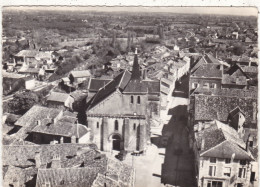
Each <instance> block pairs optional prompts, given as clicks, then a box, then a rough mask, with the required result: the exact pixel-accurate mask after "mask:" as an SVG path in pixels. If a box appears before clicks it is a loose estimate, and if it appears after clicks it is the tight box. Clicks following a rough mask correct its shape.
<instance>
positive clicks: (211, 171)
mask: <svg viewBox="0 0 260 187" xmlns="http://www.w3.org/2000/svg"><path fill="white" fill-rule="evenodd" d="M215 175H216V166H209V176H215Z"/></svg>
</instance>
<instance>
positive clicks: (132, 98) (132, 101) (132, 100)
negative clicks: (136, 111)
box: [131, 95, 134, 104]
mask: <svg viewBox="0 0 260 187" xmlns="http://www.w3.org/2000/svg"><path fill="white" fill-rule="evenodd" d="M133 103H134V96H132V95H131V104H133Z"/></svg>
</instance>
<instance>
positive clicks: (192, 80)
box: [189, 77, 221, 91]
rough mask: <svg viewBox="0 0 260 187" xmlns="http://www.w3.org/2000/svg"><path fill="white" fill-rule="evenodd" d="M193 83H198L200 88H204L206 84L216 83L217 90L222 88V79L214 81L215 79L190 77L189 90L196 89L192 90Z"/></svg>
mask: <svg viewBox="0 0 260 187" xmlns="http://www.w3.org/2000/svg"><path fill="white" fill-rule="evenodd" d="M192 83H198V84H199V85H198V87H203V84H204V83H209V84H212V83H215V84H216V88H217V89H218V88H221V79H216V78H215V79H214V78H197V77H190V82H189V89H190V91H191V90H194V88H192Z"/></svg>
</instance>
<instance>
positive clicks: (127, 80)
mask: <svg viewBox="0 0 260 187" xmlns="http://www.w3.org/2000/svg"><path fill="white" fill-rule="evenodd" d="M136 70H137V71H136ZM137 76H139V78H138V77H137ZM117 89H118V90H119V91H120V92H122V93H138V94H145V93H149V94H159V93H160V82H159V81H150V80H141V72H140V71H139V64H138V59H137V55H135V60H134V64H133V71H132V73H130V72H129V71H128V70H124V71H123V72H121V73H120V74H119V75H117V76H116V77H115V78H114V79H113V80H111V81H110V82H108V83H107V84H106V85H104V86H103V87H102V88H100V89H99V91H98V92H97V93H96V94H95V96H93V97H92V99H91V100H90V101H89V102H88V104H87V105H88V107H87V108H88V109H90V108H92V107H94V106H95V105H96V104H98V103H99V102H101V101H103V100H104V99H105V98H107V97H108V96H109V95H110V94H112V93H113V92H115V91H116V90H117Z"/></svg>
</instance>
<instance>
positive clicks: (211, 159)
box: [209, 157, 217, 163]
mask: <svg viewBox="0 0 260 187" xmlns="http://www.w3.org/2000/svg"><path fill="white" fill-rule="evenodd" d="M209 161H210V163H216V162H217V159H216V158H214V157H211V158H209Z"/></svg>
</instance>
